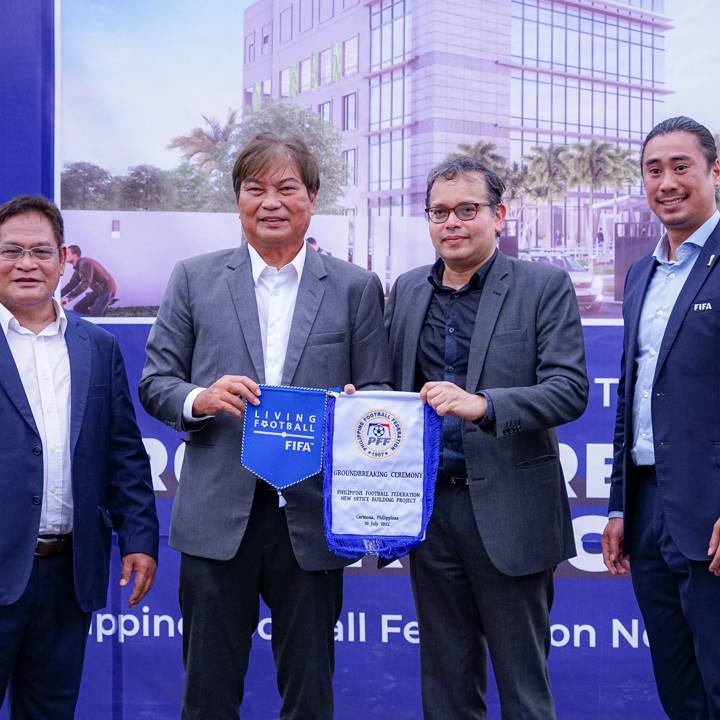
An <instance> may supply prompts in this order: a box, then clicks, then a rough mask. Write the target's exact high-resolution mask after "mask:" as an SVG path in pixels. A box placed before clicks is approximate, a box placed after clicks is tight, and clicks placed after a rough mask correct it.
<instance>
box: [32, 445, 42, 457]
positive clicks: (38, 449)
mask: <svg viewBox="0 0 720 720" xmlns="http://www.w3.org/2000/svg"><path fill="white" fill-rule="evenodd" d="M33 455H42V448H41V447H40V446H39V445H36V446H35V447H34V448H33Z"/></svg>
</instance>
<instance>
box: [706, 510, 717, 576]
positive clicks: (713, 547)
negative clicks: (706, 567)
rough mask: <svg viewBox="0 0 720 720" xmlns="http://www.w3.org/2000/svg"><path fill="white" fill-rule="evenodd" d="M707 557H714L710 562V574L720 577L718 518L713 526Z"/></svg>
mask: <svg viewBox="0 0 720 720" xmlns="http://www.w3.org/2000/svg"><path fill="white" fill-rule="evenodd" d="M708 555H710V556H713V555H714V557H713V558H712V560H711V561H710V572H711V573H714V574H715V575H717V576H718V577H720V518H718V519H717V520H716V521H715V524H714V525H713V531H712V535H711V536H710V546H709V547H708Z"/></svg>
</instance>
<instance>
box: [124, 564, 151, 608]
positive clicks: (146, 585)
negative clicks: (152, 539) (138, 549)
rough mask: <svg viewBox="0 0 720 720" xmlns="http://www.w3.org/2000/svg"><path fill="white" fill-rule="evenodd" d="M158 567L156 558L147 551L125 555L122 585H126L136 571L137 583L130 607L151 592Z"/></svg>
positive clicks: (131, 596) (129, 603) (131, 595)
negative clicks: (147, 553) (146, 552)
mask: <svg viewBox="0 0 720 720" xmlns="http://www.w3.org/2000/svg"><path fill="white" fill-rule="evenodd" d="M156 569H157V563H156V562H155V559H154V558H152V557H151V556H150V555H145V553H129V554H128V555H124V556H123V559H122V573H121V575H120V586H121V587H125V586H126V585H127V584H128V583H129V582H130V577H131V576H132V574H133V573H135V584H134V585H133V589H132V593H131V594H130V600H129V601H128V606H129V607H133V606H135V605H137V604H138V603H139V602H140V601H141V600H142V599H143V598H144V597H145V596H146V595H147V594H148V592H150V588H151V587H152V584H153V580H154V579H155V570H156Z"/></svg>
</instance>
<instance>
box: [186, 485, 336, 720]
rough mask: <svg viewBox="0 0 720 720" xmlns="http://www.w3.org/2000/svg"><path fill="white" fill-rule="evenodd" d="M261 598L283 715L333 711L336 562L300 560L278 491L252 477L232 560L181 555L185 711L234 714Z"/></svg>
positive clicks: (295, 719)
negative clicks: (323, 564) (329, 565)
mask: <svg viewBox="0 0 720 720" xmlns="http://www.w3.org/2000/svg"><path fill="white" fill-rule="evenodd" d="M317 531H318V532H322V528H318V529H317ZM260 597H262V599H263V600H264V601H265V603H266V604H267V606H268V607H269V608H270V611H271V614H272V651H273V656H274V658H275V665H276V668H277V684H278V689H279V691H280V695H281V697H282V705H281V710H280V718H281V719H282V720H331V718H332V717H333V693H332V675H333V670H334V664H335V659H334V641H335V638H334V632H335V623H336V622H337V620H338V618H339V617H340V610H341V607H342V570H332V571H328V572H325V571H320V572H310V571H307V570H302V569H301V568H300V567H299V566H298V564H297V561H296V560H295V555H294V553H293V550H292V546H291V544H290V537H289V535H288V528H287V521H286V518H285V510H284V509H283V508H279V507H278V496H277V493H276V492H275V491H274V490H272V489H271V488H270V487H269V486H267V485H266V484H265V483H262V482H258V487H257V489H256V491H255V499H254V502H253V507H252V512H251V514H250V520H249V522H248V526H247V530H246V531H245V535H244V537H243V540H242V542H241V543H240V548H239V550H238V552H237V554H236V555H235V557H234V558H233V559H232V560H228V561H219V560H208V559H206V558H200V557H194V556H191V555H183V556H182V560H181V565H180V607H181V609H182V614H183V659H184V662H185V673H186V677H185V696H184V701H183V711H182V717H183V718H184V720H210V719H212V720H225V719H226V718H227V719H228V720H230V719H231V718H232V720H236V719H237V718H238V713H239V707H240V704H241V702H242V698H243V690H244V679H245V673H246V671H247V667H248V658H249V654H250V644H251V641H252V634H253V632H255V628H256V626H257V623H258V618H259V603H260Z"/></svg>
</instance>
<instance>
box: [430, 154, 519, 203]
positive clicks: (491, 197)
mask: <svg viewBox="0 0 720 720" xmlns="http://www.w3.org/2000/svg"><path fill="white" fill-rule="evenodd" d="M469 174H475V175H482V176H483V177H484V178H485V185H486V186H487V195H488V198H487V200H488V202H489V203H490V205H491V207H492V209H493V210H494V209H495V208H496V207H497V206H498V205H499V204H500V203H501V202H502V196H503V193H504V192H505V183H504V182H503V180H502V178H501V177H500V176H499V175H498V174H497V173H496V172H495V171H494V170H491V169H490V168H489V167H487V166H486V165H483V164H482V163H481V162H479V161H478V160H475V159H474V158H471V157H470V156H469V155H457V156H456V157H453V158H448V159H447V160H445V161H444V162H441V163H440V164H439V165H437V166H436V167H434V168H433V169H432V170H431V171H430V174H429V175H428V179H427V192H426V193H425V207H429V205H430V191H431V190H432V189H433V185H435V183H436V182H437V181H438V180H455V179H456V178H457V177H460V176H462V175H469Z"/></svg>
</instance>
